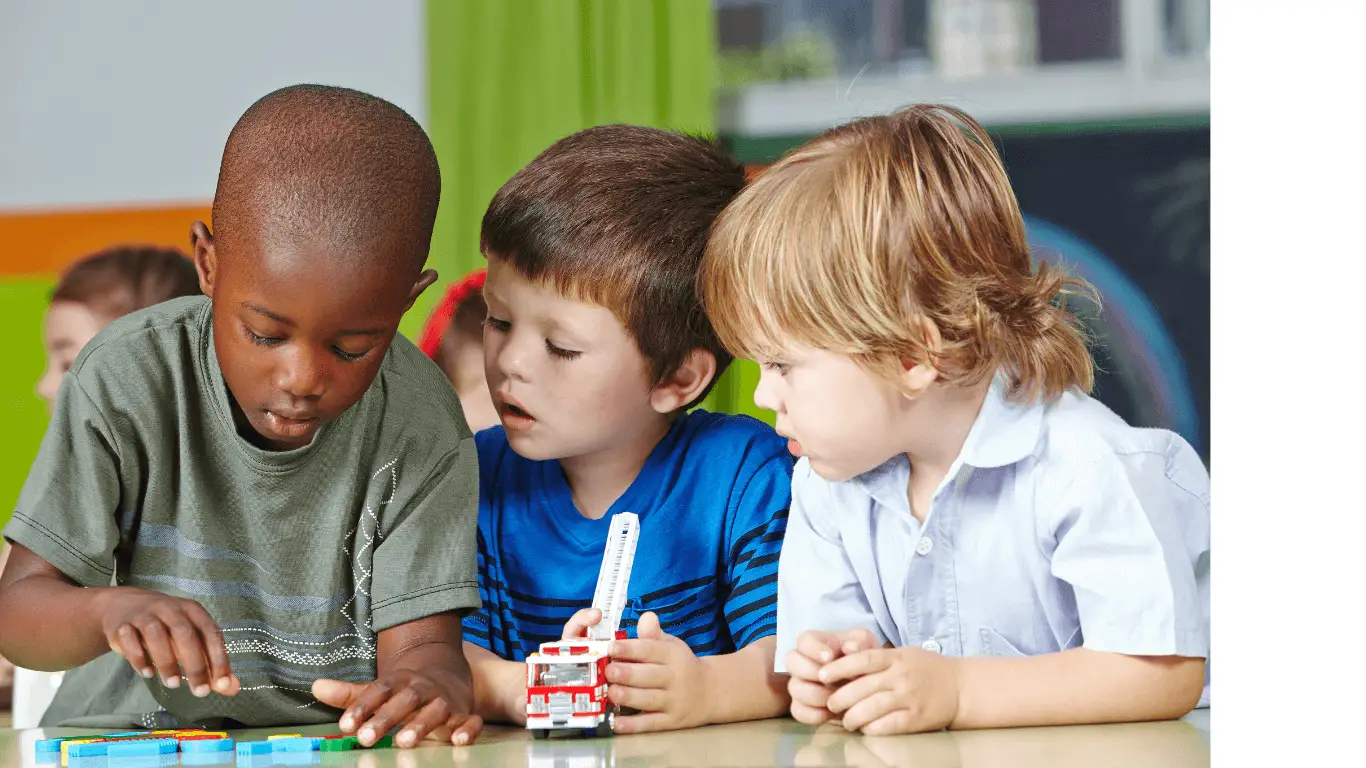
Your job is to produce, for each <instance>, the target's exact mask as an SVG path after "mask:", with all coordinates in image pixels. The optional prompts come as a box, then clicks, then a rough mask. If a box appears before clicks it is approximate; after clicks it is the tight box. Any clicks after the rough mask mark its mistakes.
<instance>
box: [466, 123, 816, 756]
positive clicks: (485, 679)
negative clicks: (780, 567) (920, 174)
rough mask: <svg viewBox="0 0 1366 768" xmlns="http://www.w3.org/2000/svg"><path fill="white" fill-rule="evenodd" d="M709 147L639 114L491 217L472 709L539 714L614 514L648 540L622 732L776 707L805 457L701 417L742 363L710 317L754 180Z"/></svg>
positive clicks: (615, 691) (572, 144)
mask: <svg viewBox="0 0 1366 768" xmlns="http://www.w3.org/2000/svg"><path fill="white" fill-rule="evenodd" d="M744 181H745V180H744V172H743V169H742V168H741V167H739V166H738V165H736V164H735V163H734V162H732V161H730V160H728V159H727V158H725V157H724V156H723V155H722V154H721V153H720V152H719V151H717V149H716V148H715V147H713V146H712V145H711V144H709V143H707V142H705V141H702V140H699V139H694V138H690V137H686V136H681V135H678V134H674V133H668V132H665V131H660V130H655V129H650V128H642V127H636V126H623V125H616V126H602V127H597V128H590V129H587V130H584V131H581V132H579V133H577V134H574V135H573V136H570V137H568V138H565V139H563V140H561V141H559V142H557V143H556V144H554V145H553V146H551V147H550V148H549V149H547V150H546V151H545V152H544V153H542V154H541V155H540V156H539V157H537V158H536V159H535V160H534V161H532V162H531V163H530V164H529V165H528V166H526V167H525V168H523V169H522V170H521V171H520V172H519V173H518V174H517V175H516V176H514V177H513V178H512V179H511V180H510V181H508V183H507V184H506V185H504V186H503V188H502V189H501V190H499V192H498V194H497V195H495V196H494V198H493V201H492V202H491V203H490V205H489V208H488V210H487V211H486V212H485V215H484V220H483V228H482V233H481V250H482V251H483V252H484V254H485V255H486V257H487V258H488V261H489V269H488V277H487V282H486V283H485V285H484V298H485V300H486V302H487V304H488V320H487V324H486V328H485V332H484V347H485V353H484V354H485V357H484V360H485V369H486V373H487V379H488V383H489V390H490V393H491V394H492V396H493V401H494V405H495V407H496V409H497V411H498V415H499V418H500V420H501V425H500V426H496V427H492V428H490V429H488V430H485V431H483V432H481V433H479V434H478V435H477V436H476V441H477V445H478V454H479V461H480V510H479V549H478V552H479V590H480V598H481V601H482V603H483V608H482V609H481V610H480V611H479V612H477V613H475V614H472V615H471V616H469V617H467V618H466V619H465V638H466V653H467V655H468V656H469V658H470V663H471V666H472V667H473V669H474V676H475V681H476V682H475V691H476V711H477V712H479V713H480V714H482V715H483V716H484V717H485V718H486V719H492V720H501V721H511V722H515V723H518V724H522V723H525V719H526V712H525V706H526V665H525V663H523V661H524V659H525V658H526V655H527V654H529V653H530V652H532V651H535V650H536V649H537V647H538V646H539V644H540V643H542V642H546V641H551V640H556V639H559V638H560V637H561V636H562V634H563V635H564V636H575V635H578V634H581V633H582V632H583V631H584V629H585V628H586V627H587V626H589V625H591V624H593V623H596V621H597V620H598V619H599V618H601V617H600V616H598V615H597V612H596V611H595V610H592V609H589V610H584V609H587V608H588V606H589V605H590V604H591V603H592V598H593V591H594V586H595V584H596V579H597V575H598V570H599V566H600V564H601V561H602V555H603V545H604V542H605V539H606V536H607V531H608V526H609V522H610V519H611V517H612V516H613V515H614V514H616V513H618V512H627V511H629V512H634V513H636V514H637V515H638V516H639V518H640V539H639V544H638V547H637V551H636V558H635V565H634V568H633V570H632V572H631V581H630V586H629V589H628V591H627V598H628V603H627V605H626V608H625V611H624V612H623V614H622V622H621V628H622V629H625V630H626V631H627V633H628V637H629V639H627V640H624V641H618V642H617V643H615V645H614V647H613V651H612V656H613V661H612V663H611V664H610V665H609V666H608V672H607V677H608V684H609V687H608V696H609V697H610V698H611V700H612V701H613V702H614V703H616V704H618V705H621V706H622V707H624V708H630V709H633V710H637V711H638V712H639V714H632V715H627V716H624V717H621V718H618V719H616V721H615V730H616V731H617V732H618V733H638V732H643V731H656V730H666V729H674V728H685V727H691V726H697V725H703V724H706V723H718V722H731V721H739V720H746V719H755V718H763V717H773V716H777V715H780V714H782V713H783V712H784V711H785V710H786V707H787V698H786V692H785V690H784V684H783V681H782V679H781V678H780V677H779V676H778V675H776V674H775V673H774V671H773V655H774V647H775V646H774V644H775V637H774V631H775V627H776V613H775V609H776V591H775V585H776V580H777V570H776V569H777V560H778V552H779V548H780V546H781V543H782V537H783V532H784V529H785V526H786V520H787V508H788V500H789V497H790V482H791V471H792V463H793V459H792V457H791V456H790V455H789V454H788V452H787V450H786V445H785V443H784V441H783V440H782V439H780V438H779V437H778V436H777V434H776V433H775V432H774V431H773V430H772V429H771V428H770V427H768V426H767V425H764V424H763V423H761V422H759V421H756V420H754V419H751V418H748V417H741V416H731V415H723V414H716V413H707V412H705V411H693V412H691V413H688V408H689V407H691V406H692V405H694V404H695V403H697V402H700V401H701V400H702V399H703V398H704V397H705V396H706V394H707V392H708V390H709V389H710V388H711V386H712V384H713V383H714V382H715V380H716V378H717V377H718V376H720V374H721V372H722V371H723V370H724V369H725V367H726V365H727V364H728V363H729V362H730V360H731V357H730V356H729V355H728V354H727V353H726V352H725V350H724V349H723V348H722V346H721V345H720V344H719V343H718V341H717V338H716V335H715V333H714V332H713V330H712V327H711V324H710V322H709V321H708V320H707V318H706V316H705V315H704V314H703V313H702V312H701V310H700V309H699V307H698V301H697V296H696V292H695V279H696V273H697V266H698V263H699V262H700V259H701V256H702V252H703V249H704V248H705V245H706V240H707V232H708V229H709V227H710V226H711V223H712V221H713V220H714V219H715V218H716V216H717V215H718V214H719V213H720V212H721V210H722V209H723V208H724V207H725V205H726V204H727V203H728V202H729V201H730V200H731V199H732V198H733V197H734V196H735V195H736V194H737V193H738V192H739V191H740V189H741V187H742V186H743V185H744Z"/></svg>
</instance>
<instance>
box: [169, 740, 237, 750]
mask: <svg viewBox="0 0 1366 768" xmlns="http://www.w3.org/2000/svg"><path fill="white" fill-rule="evenodd" d="M233 746H234V742H233V740H232V739H191V740H189V741H182V742H180V751H181V752H231V751H232V750H233Z"/></svg>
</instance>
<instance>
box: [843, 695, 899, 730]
mask: <svg viewBox="0 0 1366 768" xmlns="http://www.w3.org/2000/svg"><path fill="white" fill-rule="evenodd" d="M898 709H901V707H900V706H899V704H898V702H897V700H896V695H895V694H893V693H892V692H891V691H878V692H876V693H874V694H873V695H871V696H869V697H868V698H866V699H863V700H862V701H860V702H858V703H856V704H854V706H852V707H850V708H849V711H848V712H845V713H844V715H843V717H842V718H841V720H840V721H841V723H842V724H843V725H844V728H845V730H848V731H857V730H860V729H862V728H863V726H865V725H867V724H869V723H871V722H873V721H874V720H877V719H879V718H881V717H882V716H883V715H886V714H889V713H891V712H895V711H896V710H898Z"/></svg>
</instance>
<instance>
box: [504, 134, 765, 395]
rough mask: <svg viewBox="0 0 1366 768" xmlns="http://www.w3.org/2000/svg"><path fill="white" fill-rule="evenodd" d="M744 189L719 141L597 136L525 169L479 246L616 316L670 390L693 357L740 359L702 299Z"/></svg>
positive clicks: (740, 170)
mask: <svg viewBox="0 0 1366 768" xmlns="http://www.w3.org/2000/svg"><path fill="white" fill-rule="evenodd" d="M744 185H745V172H744V167H743V166H741V165H740V164H739V163H736V162H735V161H734V160H733V159H731V158H729V157H727V156H726V155H725V154H724V153H723V152H722V151H721V150H720V149H719V148H718V147H717V146H716V145H715V144H714V143H712V142H710V141H708V140H706V139H703V138H699V137H695V136H688V135H685V134H681V133H674V132H670V131H663V130H659V129H656V128H645V127H642V126H635V125H603V126H598V127H595V128H587V129H585V130H582V131H579V132H577V133H575V134H573V135H571V136H568V137H566V138H563V139H561V140H560V141H557V142H555V143H554V144H552V145H551V146H550V147H549V148H548V149H546V150H545V151H544V152H542V153H541V154H540V155H539V156H537V157H536V159H535V160H532V161H531V163H529V164H528V165H527V166H526V167H525V168H523V169H522V170H520V171H518V172H517V174H516V175H515V176H513V177H512V178H511V179H510V180H509V181H508V182H507V183H506V184H504V185H503V187H502V188H501V189H499V190H498V193H497V194H495V195H494V196H493V201H492V202H491V203H489V207H488V210H487V211H485V212H484V220H483V225H482V228H481V231H480V244H479V248H480V250H481V251H482V252H483V253H484V255H485V256H486V257H496V258H500V259H503V260H504V261H505V262H507V263H508V264H510V265H511V266H512V267H513V268H514V269H516V270H517V271H518V272H519V273H521V274H522V275H523V276H524V277H526V278H527V279H528V280H532V281H536V282H542V283H544V284H547V285H550V286H553V288H554V289H555V290H556V291H558V292H559V293H561V294H562V295H565V296H569V297H572V298H576V299H580V300H583V301H589V302H592V303H594V304H598V305H600V306H602V307H605V308H607V309H609V310H611V311H612V312H613V313H614V314H615V315H616V316H617V318H618V319H619V320H620V321H621V323H622V325H624V326H625V327H626V330H627V331H628V332H629V333H630V334H631V336H632V337H633V338H634V339H635V341H636V345H637V346H638V347H639V348H640V352H641V354H642V355H643V356H644V357H645V358H646V359H647V360H649V361H650V364H651V366H652V369H653V371H652V372H653V375H654V380H655V382H656V383H659V382H661V381H663V380H665V379H666V378H667V377H668V376H670V375H671V374H673V373H674V372H675V371H676V370H678V368H679V366H680V365H682V364H683V362H684V360H686V358H687V355H688V353H689V352H691V351H692V350H694V349H699V348H701V349H705V350H707V351H709V352H711V353H712V354H713V355H715V356H716V376H715V377H713V378H712V381H711V383H710V384H709V385H708V386H707V388H706V390H704V391H703V392H702V393H701V394H700V395H698V397H697V398H696V399H695V400H694V401H693V403H689V404H688V406H685V407H691V406H692V405H693V404H695V403H696V402H700V401H701V400H702V399H704V398H705V397H706V395H707V393H708V392H709V391H710V390H711V387H712V386H714V385H715V383H716V380H717V379H719V378H720V377H721V374H722V373H723V372H724V371H725V369H726V366H728V365H729V364H730V362H731V359H732V358H731V355H730V353H729V352H727V351H726V349H725V347H723V346H722V345H721V342H720V341H719V340H718V339H717V337H716V332H715V330H713V329H712V325H711V321H710V320H709V319H708V318H707V316H706V313H704V312H703V311H702V306H701V303H700V302H699V300H698V297H697V271H698V267H699V265H700V264H701V262H702V254H703V252H704V251H705V249H706V246H707V236H708V232H709V230H710V229H711V226H712V222H714V221H715V220H716V217H717V216H719V215H720V214H721V211H722V210H723V209H724V208H725V207H726V205H727V204H728V203H730V201H731V200H732V199H734V198H735V196H736V195H738V194H739V193H740V190H741V189H742V188H743V187H744Z"/></svg>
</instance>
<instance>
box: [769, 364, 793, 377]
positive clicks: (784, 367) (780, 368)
mask: <svg viewBox="0 0 1366 768" xmlns="http://www.w3.org/2000/svg"><path fill="white" fill-rule="evenodd" d="M764 368H766V369H768V370H770V371H773V372H775V373H777V374H778V375H779V376H786V375H787V372H788V371H790V370H792V366H791V365H790V364H788V363H776V362H772V361H769V362H767V363H764Z"/></svg>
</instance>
